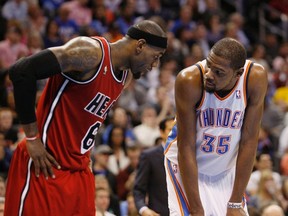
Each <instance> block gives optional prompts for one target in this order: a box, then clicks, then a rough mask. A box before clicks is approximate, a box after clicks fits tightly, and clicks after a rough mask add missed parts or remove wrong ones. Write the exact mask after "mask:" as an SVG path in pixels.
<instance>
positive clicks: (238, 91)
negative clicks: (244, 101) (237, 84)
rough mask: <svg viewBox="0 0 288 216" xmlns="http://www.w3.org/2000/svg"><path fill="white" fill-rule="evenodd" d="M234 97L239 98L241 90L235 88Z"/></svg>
mask: <svg viewBox="0 0 288 216" xmlns="http://www.w3.org/2000/svg"><path fill="white" fill-rule="evenodd" d="M235 93H236V99H240V98H241V92H240V90H236V92H235Z"/></svg>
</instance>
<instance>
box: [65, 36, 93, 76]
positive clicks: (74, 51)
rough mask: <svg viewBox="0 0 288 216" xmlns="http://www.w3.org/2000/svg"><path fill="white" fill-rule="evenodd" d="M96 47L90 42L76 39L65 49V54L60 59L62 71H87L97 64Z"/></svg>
mask: <svg viewBox="0 0 288 216" xmlns="http://www.w3.org/2000/svg"><path fill="white" fill-rule="evenodd" d="M97 59H99V57H98V56H97V48H96V47H95V45H92V44H91V42H87V41H85V40H77V42H74V43H72V44H70V45H68V46H67V47H66V49H65V54H64V55H63V56H62V58H61V60H60V64H61V67H62V69H63V70H64V71H66V70H68V71H83V72H86V71H89V70H91V69H93V67H95V66H96V65H97V63H96V62H97Z"/></svg>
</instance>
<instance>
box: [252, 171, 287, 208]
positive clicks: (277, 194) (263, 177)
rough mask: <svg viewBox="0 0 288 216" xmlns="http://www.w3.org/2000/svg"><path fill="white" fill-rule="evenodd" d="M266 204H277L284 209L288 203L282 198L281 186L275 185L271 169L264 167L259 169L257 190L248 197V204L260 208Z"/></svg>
mask: <svg viewBox="0 0 288 216" xmlns="http://www.w3.org/2000/svg"><path fill="white" fill-rule="evenodd" d="M268 204H278V205H280V206H281V207H282V208H283V209H286V208H287V204H288V203H287V201H286V200H285V199H284V196H283V194H282V191H281V188H280V189H279V188H278V187H277V185H276V182H275V181H274V178H273V173H272V171H271V170H267V169H266V170H262V171H261V174H260V181H259V184H258V189H257V192H256V193H255V194H254V195H253V196H251V197H250V199H249V202H248V205H251V206H254V207H255V208H256V209H258V210H261V209H262V208H263V207H265V206H266V205H268Z"/></svg>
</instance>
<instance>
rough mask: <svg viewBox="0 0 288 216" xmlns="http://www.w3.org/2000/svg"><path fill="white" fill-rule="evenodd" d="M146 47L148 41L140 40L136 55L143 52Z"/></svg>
mask: <svg viewBox="0 0 288 216" xmlns="http://www.w3.org/2000/svg"><path fill="white" fill-rule="evenodd" d="M145 46H146V40H145V39H139V40H138V41H137V48H136V53H137V54H140V53H141V52H142V49H143V48H144V47H145Z"/></svg>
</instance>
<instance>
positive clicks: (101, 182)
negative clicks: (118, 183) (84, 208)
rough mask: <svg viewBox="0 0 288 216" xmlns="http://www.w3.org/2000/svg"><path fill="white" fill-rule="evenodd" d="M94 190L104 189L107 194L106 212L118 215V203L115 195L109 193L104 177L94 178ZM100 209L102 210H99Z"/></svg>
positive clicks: (109, 189) (97, 176)
mask: <svg viewBox="0 0 288 216" xmlns="http://www.w3.org/2000/svg"><path fill="white" fill-rule="evenodd" d="M95 188H96V189H97V188H104V189H105V190H107V191H108V192H109V204H108V208H106V210H107V211H108V212H110V213H113V214H115V215H117V216H118V215H120V201H119V198H118V196H117V195H116V194H114V193H113V192H112V191H111V187H109V183H108V180H107V178H106V177H105V176H104V175H96V176H95ZM101 209H102V208H101ZM97 216H98V215H97Z"/></svg>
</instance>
